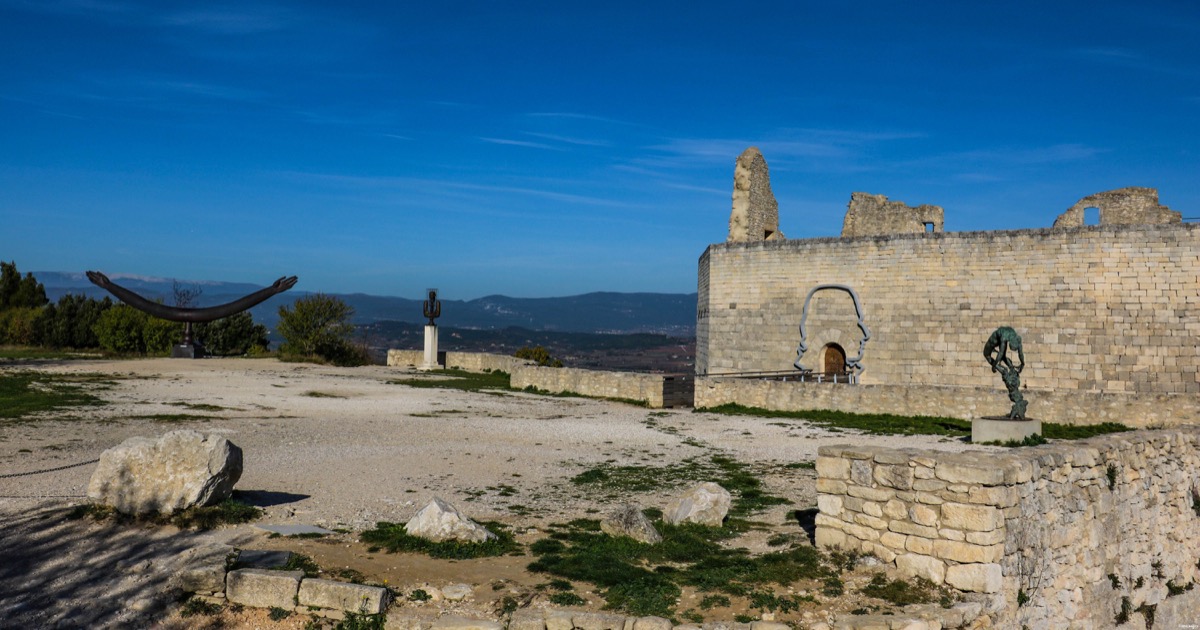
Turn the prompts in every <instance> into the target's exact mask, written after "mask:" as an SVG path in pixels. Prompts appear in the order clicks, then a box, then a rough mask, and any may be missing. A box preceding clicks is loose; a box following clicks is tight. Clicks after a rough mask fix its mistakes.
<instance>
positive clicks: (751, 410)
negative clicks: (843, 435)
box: [695, 403, 971, 437]
mask: <svg viewBox="0 0 1200 630" xmlns="http://www.w3.org/2000/svg"><path fill="white" fill-rule="evenodd" d="M695 412H696V413H719V414H723V415H727V416H758V417H763V418H793V419H797V420H807V421H808V422H811V423H812V424H815V425H818V426H822V427H826V428H837V429H854V430H857V431H862V432H864V433H874V434H878V435H948V436H954V437H960V436H966V435H970V434H971V422H970V421H969V420H960V419H958V418H943V417H938V416H897V415H893V414H887V413H848V412H845V411H832V410H829V409H814V410H809V411H772V410H770V409H760V408H758V407H746V406H743V405H738V404H736V403H730V404H725V405H720V406H718V407H702V408H700V409H696V410H695Z"/></svg>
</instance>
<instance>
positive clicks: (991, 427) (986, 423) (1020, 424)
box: [971, 418, 1042, 444]
mask: <svg viewBox="0 0 1200 630" xmlns="http://www.w3.org/2000/svg"><path fill="white" fill-rule="evenodd" d="M1041 432H1042V421H1041V420H1032V419H1026V420H1009V419H1008V418H976V419H974V420H972V421H971V441H972V442H974V443H976V444H982V443H985V442H1010V441H1015V442H1020V441H1021V440H1024V439H1025V438H1027V437H1029V436H1031V435H1033V434H1035V433H1037V434H1041Z"/></svg>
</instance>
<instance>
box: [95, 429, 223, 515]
mask: <svg viewBox="0 0 1200 630" xmlns="http://www.w3.org/2000/svg"><path fill="white" fill-rule="evenodd" d="M241 476H242V449H240V448H238V447H237V446H235V445H234V444H233V443H231V442H230V441H229V440H227V439H225V438H224V437H221V436H219V435H208V436H205V435H201V434H200V433H198V432H196V431H191V430H182V431H171V432H170V433H167V434H165V435H163V436H162V437H161V438H159V439H157V440H154V439H151V438H146V437H132V438H129V439H128V440H125V441H124V442H122V443H121V444H119V445H117V446H114V447H113V448H110V449H108V450H106V451H104V452H103V453H101V455H100V463H99V464H98V465H97V466H96V470H95V472H93V473H92V477H91V480H90V482H89V483H88V491H87V495H88V498H89V499H91V500H92V501H95V502H97V503H101V504H103V505H110V506H112V507H114V508H115V509H116V510H117V511H118V512H122V513H125V514H145V513H147V512H159V513H162V514H170V513H173V512H175V511H177V510H183V509H187V508H189V507H193V506H198V505H212V504H214V503H219V502H221V501H223V500H225V499H227V498H229V495H230V493H232V492H233V486H234V484H236V483H237V481H238V479H239V478H241Z"/></svg>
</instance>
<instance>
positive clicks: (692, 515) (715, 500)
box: [663, 481, 733, 527]
mask: <svg viewBox="0 0 1200 630" xmlns="http://www.w3.org/2000/svg"><path fill="white" fill-rule="evenodd" d="M732 504H733V497H732V496H730V494H729V491H728V490H726V489H725V488H722V487H721V486H719V485H717V484H715V483H712V482H711V481H706V482H704V483H702V484H700V485H698V486H695V487H693V488H692V489H691V490H688V491H687V492H685V493H684V494H683V495H681V496H679V497H677V498H676V499H674V500H673V501H671V503H670V504H669V505H668V506H667V510H666V514H664V515H663V518H664V519H665V520H666V522H668V523H671V524H672V525H678V524H679V523H700V524H702V525H711V526H714V527H720V526H721V523H722V522H724V520H725V515H726V514H728V513H729V507H730V506H731V505H732Z"/></svg>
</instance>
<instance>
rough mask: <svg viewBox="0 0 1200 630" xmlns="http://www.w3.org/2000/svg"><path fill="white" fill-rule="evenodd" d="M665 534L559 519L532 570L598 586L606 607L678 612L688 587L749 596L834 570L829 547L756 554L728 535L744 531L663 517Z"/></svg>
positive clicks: (720, 597) (538, 548) (717, 597)
mask: <svg viewBox="0 0 1200 630" xmlns="http://www.w3.org/2000/svg"><path fill="white" fill-rule="evenodd" d="M655 526H656V527H657V528H658V529H659V531H660V533H662V536H663V541H662V542H661V543H658V544H655V545H649V544H645V543H640V542H637V541H635V540H633V539H631V538H628V537H624V536H622V537H613V536H608V535H606V534H603V533H601V532H600V531H599V522H598V521H594V520H587V519H580V520H577V521H573V522H571V523H569V524H567V525H557V526H552V529H553V531H552V533H551V534H550V537H549V538H545V539H542V540H539V541H537V542H536V543H534V544H533V545H531V546H530V551H531V552H533V554H534V555H535V556H537V560H536V561H534V562H533V563H531V564H530V565H529V570H531V571H535V572H539V573H546V574H548V575H552V576H556V577H558V578H563V579H567V580H573V581H578V582H587V583H590V584H592V585H594V586H596V587H597V592H598V593H599V594H600V595H601V596H602V597H603V598H604V601H605V603H606V607H607V608H610V609H615V610H620V611H623V612H625V613H628V614H631V615H637V616H646V615H657V616H661V617H673V616H674V607H675V601H676V599H678V598H679V596H680V593H681V592H682V590H681V587H683V586H692V587H695V588H696V589H698V590H700V591H702V592H706V593H712V594H713V599H709V600H707V601H709V605H710V607H711V606H715V605H718V604H720V603H721V602H723V601H726V600H728V597H729V596H737V597H750V596H751V594H752V593H754V592H758V591H759V588H758V587H762V586H766V585H770V584H779V585H787V584H792V583H794V582H796V581H798V580H801V579H818V578H823V577H825V576H828V575H831V574H832V570H831V569H830V568H828V567H827V566H825V564H824V563H823V558H822V555H821V553H820V552H819V551H817V550H816V549H813V548H812V547H809V546H803V547H793V548H790V549H787V550H783V551H777V552H773V553H768V554H764V555H761V556H751V555H750V552H749V551H747V550H746V549H742V548H730V547H727V546H725V545H723V544H721V542H722V541H725V540H728V539H730V538H732V537H734V536H736V535H737V532H736V531H735V530H733V529H730V528H728V527H707V526H704V525H698V524H695V523H685V524H681V525H670V524H666V523H662V522H661V521H660V522H657V523H655Z"/></svg>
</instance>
